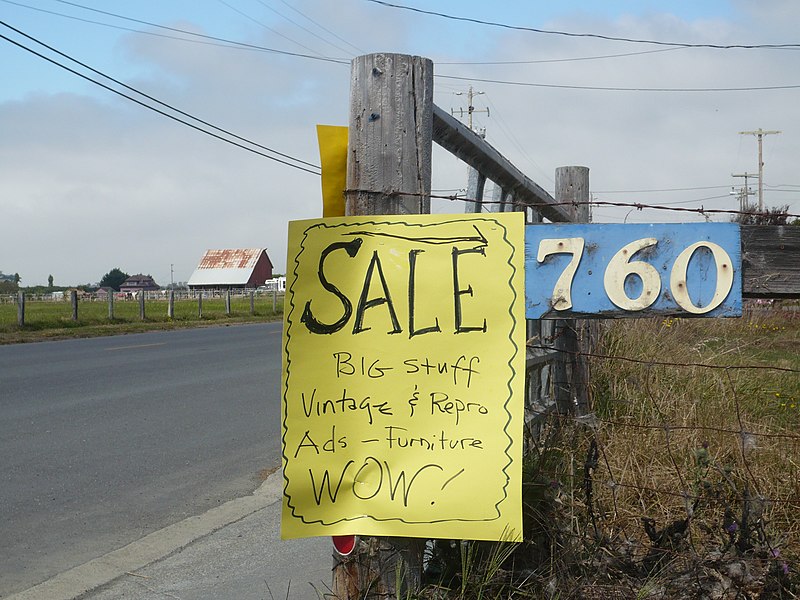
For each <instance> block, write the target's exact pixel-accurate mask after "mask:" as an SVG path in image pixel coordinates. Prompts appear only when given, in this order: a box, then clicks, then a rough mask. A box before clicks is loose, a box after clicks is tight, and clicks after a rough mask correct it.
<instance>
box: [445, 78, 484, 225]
mask: <svg viewBox="0 0 800 600" xmlns="http://www.w3.org/2000/svg"><path fill="white" fill-rule="evenodd" d="M484 93H485V92H476V91H474V90H473V89H472V86H469V90H468V91H467V109H466V115H467V127H469V128H470V131H475V128H474V127H473V125H472V114H473V113H476V112H481V113H482V112H485V113H486V116H487V117H488V116H490V115H489V107H488V106H487V107H486V108H481V109H476V108H475V104H474V99H475V96H480V95H482V94H484ZM463 95H464V92H456V96H463ZM464 113H465V111H464V109H463V108H458V109H455V108H451V109H450V114H451V115H453V116H455V115H456V114H458V116H459V117H463V116H464ZM475 133H477V134H478V135H480V136H481V137H482V138H485V137H486V128H485V127H484V128H483V129H482V130H481V131H476V132H475ZM485 185H486V178H485V177H482V176H481V175H480V174H479V173H478V172H477V171H476V170H475V169H473V168H472V167H470V168H469V173H468V175H467V206H466V212H468V213H472V212H481V210H482V208H483V190H484V187H485Z"/></svg>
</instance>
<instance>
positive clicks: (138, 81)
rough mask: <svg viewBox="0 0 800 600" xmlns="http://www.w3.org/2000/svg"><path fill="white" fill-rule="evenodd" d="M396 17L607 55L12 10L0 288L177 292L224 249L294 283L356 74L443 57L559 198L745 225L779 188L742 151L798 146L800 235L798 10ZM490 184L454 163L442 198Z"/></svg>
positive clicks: (363, 21) (438, 33) (682, 0)
mask: <svg viewBox="0 0 800 600" xmlns="http://www.w3.org/2000/svg"><path fill="white" fill-rule="evenodd" d="M393 3H394V4H398V5H402V6H406V7H416V8H421V9H425V10H429V11H436V12H439V13H443V14H447V15H451V16H458V17H464V18H468V19H473V20H478V21H491V22H496V23H502V24H505V25H511V26H515V27H523V28H533V29H539V30H549V31H560V32H568V33H580V34H596V35H595V36H564V35H556V34H547V33H540V32H533V31H530V30H520V29H513V28H510V27H498V26H491V25H486V24H480V23H472V22H466V21H463V20H455V19H448V18H444V17H441V16H436V15H426V14H421V13H419V12H415V11H411V10H407V9H403V8H397V7H391V6H386V5H383V4H380V3H377V2H375V1H372V0H336V1H335V2H334V1H332V0H285V1H284V0H138V1H137V2H125V1H123V0H76V1H75V2H72V1H66V0H14V1H11V0H0V21H2V24H0V35H2V36H3V38H0V78H2V82H3V84H2V86H0V271H3V272H5V273H19V274H20V277H21V284H22V285H26V286H29V285H45V284H46V283H47V279H48V276H49V275H52V276H53V278H54V283H55V285H64V286H66V285H79V284H87V283H96V282H98V281H99V280H100V279H101V278H102V276H103V275H104V274H105V273H107V272H108V271H110V270H111V269H113V268H120V269H122V270H123V271H126V272H128V273H130V274H135V273H144V274H150V275H152V276H153V277H154V278H155V280H156V281H157V282H158V283H159V284H161V285H167V284H169V283H170V282H171V281H175V282H179V281H186V280H187V279H188V278H189V276H190V275H191V273H192V271H193V270H194V268H195V267H196V266H197V264H198V262H199V261H200V258H201V257H202V255H203V253H204V252H205V250H206V249H210V248H256V247H262V248H267V252H268V253H269V256H270V258H271V259H272V262H273V264H274V265H275V271H276V272H285V269H286V243H287V239H286V238H287V226H288V222H289V221H290V220H295V219H307V218H316V217H319V216H321V210H322V201H321V193H320V179H319V176H318V175H316V174H314V173H309V172H307V171H304V170H301V169H300V168H296V167H298V166H299V167H303V168H308V169H309V170H311V171H316V169H314V168H313V167H309V166H308V165H307V164H305V163H310V164H311V165H318V164H319V153H318V148H317V142H316V130H315V126H316V124H318V123H322V124H332V125H337V124H338V125H346V124H347V121H348V102H349V100H348V95H349V84H350V81H349V61H350V60H351V59H352V58H353V57H354V56H357V55H360V54H367V53H372V52H397V53H403V54H414V55H419V56H425V57H427V58H430V59H431V60H432V61H433V62H434V72H435V75H436V77H435V81H434V88H435V92H434V102H435V103H436V104H437V105H438V106H440V107H441V108H443V109H445V110H448V111H449V110H451V109H455V110H456V111H458V109H459V108H461V107H465V106H466V97H465V94H466V92H467V90H468V89H469V87H470V86H472V87H473V90H474V91H475V92H476V94H477V95H476V97H475V102H474V105H475V108H476V109H477V111H479V112H476V113H475V115H474V116H475V126H476V127H477V128H481V129H483V128H485V130H486V139H487V141H489V142H490V143H491V144H492V145H493V146H494V147H495V148H496V149H497V150H498V151H500V152H501V153H502V154H503V155H505V156H506V157H507V158H508V159H509V160H510V161H511V162H512V163H514V164H515V165H516V166H517V167H518V168H519V169H520V170H521V171H523V172H524V173H525V174H526V175H528V177H530V178H531V179H532V180H534V181H535V182H537V183H538V184H539V185H541V186H542V187H543V188H545V189H546V190H548V191H549V192H550V193H551V194H552V193H553V191H554V190H553V188H554V176H555V175H554V174H555V170H556V168H557V167H560V166H567V165H582V166H586V167H589V169H590V190H591V193H592V196H593V198H594V199H596V200H598V201H600V202H623V203H627V204H635V203H640V204H648V205H662V206H668V207H681V208H695V209H696V208H701V207H702V208H705V209H737V208H738V200H737V198H736V196H735V195H732V194H731V189H732V187H733V186H736V187H737V188H738V187H739V186H741V185H742V184H743V180H742V179H741V178H735V177H733V176H732V174H741V173H745V172H747V173H757V171H758V158H757V157H758V146H757V141H756V137H755V136H752V135H742V134H740V132H741V131H753V130H757V129H759V128H761V129H763V130H767V131H780V132H781V133H779V134H777V133H776V134H771V135H767V136H764V142H763V143H764V163H765V165H764V201H765V204H766V205H767V206H783V205H787V204H788V205H789V211H790V213H793V214H798V213H800V172H798V169H797V165H798V164H800V110H798V109H797V106H798V105H800V33H798V31H800V3H798V2H796V1H795V0H704V1H702V2H698V1H696V0H673V1H670V0H661V1H658V2H656V1H650V0H639V1H633V0H628V1H626V0H610V1H603V2H598V1H596V0H584V1H580V0H566V1H563V0H562V1H559V2H552V1H544V0H529V1H511V0H501V1H499V2H478V1H473V0H460V1H458V2H456V1H455V0H429V1H425V2H422V1H421V0H396V2H393ZM12 28H13V29H12ZM15 30H16V31H15ZM190 33H191V34H195V35H190ZM27 36H29V37H27ZM203 36H205V37H203ZM597 36H606V37H616V38H628V39H635V40H647V41H651V42H652V41H658V42H670V43H681V44H693V45H722V46H730V45H755V46H765V45H780V44H788V45H793V47H789V48H764V47H760V48H747V49H743V48H727V49H717V48H708V47H677V46H669V45H663V44H653V43H638V42H633V41H627V42H625V41H614V40H608V39H601V38H600V37H597ZM32 38H33V39H32ZM220 40H227V42H223V41H220ZM37 42H43V43H44V44H46V45H47V46H49V47H50V48H47V47H45V46H42V45H40V44H39V43H37ZM20 45H21V46H23V47H26V48H29V49H31V50H35V51H36V52H38V53H39V54H41V55H42V56H36V55H34V54H32V53H31V52H29V51H28V50H26V49H24V48H22V47H20ZM264 48H268V49H271V50H277V51H278V52H272V51H266V50H264ZM57 52H60V53H63V54H57ZM63 55H67V57H69V58H72V59H76V60H78V61H80V62H81V63H84V65H86V66H88V67H91V68H93V69H95V70H96V71H99V72H100V73H102V74H104V75H108V76H111V77H113V78H114V79H116V80H118V81H120V82H122V83H124V84H126V85H128V86H130V87H132V88H134V89H135V90H137V91H140V92H144V93H146V94H147V95H149V96H150V97H152V98H154V99H156V100H158V101H160V102H163V103H165V104H167V105H169V106H171V107H174V108H177V109H179V110H181V111H183V112H184V113H188V114H189V115H192V116H194V117H198V118H200V119H203V120H204V121H206V122H207V123H210V124H212V125H214V126H216V127H219V128H222V129H224V130H225V131H227V132H231V133H233V134H235V135H238V136H241V137H242V138H245V139H246V140H249V141H252V142H256V143H258V144H260V145H261V146H264V147H268V148H270V149H272V150H277V151H279V152H281V153H283V154H285V155H288V156H290V157H293V158H297V159H300V160H302V161H304V163H297V162H295V161H293V160H287V162H291V163H292V164H293V165H294V166H288V165H285V164H282V163H280V162H277V161H275V160H270V159H268V158H265V157H264V156H261V155H259V154H256V153H254V152H251V151H248V150H246V149H243V148H241V147H237V146H234V145H232V144H230V143H226V142H223V141H221V140H219V139H216V138H213V137H211V136H209V135H206V134H204V133H202V132H199V131H197V130H195V129H192V128H191V127H189V126H187V125H185V124H182V123H179V122H176V121H175V120H172V119H169V118H167V117H165V116H163V115H161V114H157V113H155V112H153V111H152V110H149V109H147V108H145V107H143V106H141V105H139V104H137V103H135V102H132V101H131V100H129V99H126V98H124V97H122V96H120V95H118V94H115V93H113V92H112V91H109V90H108V89H104V88H102V87H100V86H98V85H96V84H94V83H92V82H90V81H87V80H86V79H84V78H81V77H80V76H78V75H76V74H75V73H70V72H68V71H66V70H64V69H62V68H61V67H59V66H57V65H55V64H53V62H51V61H56V62H59V63H62V64H64V65H67V66H70V68H72V69H73V70H75V71H77V72H78V73H81V74H83V75H85V76H90V77H91V78H93V79H96V80H98V81H103V82H104V83H105V84H106V85H108V86H109V87H111V88H113V89H115V90H118V91H124V92H125V93H126V94H128V95H130V96H133V97H135V98H137V99H138V100H140V101H141V102H143V103H145V104H148V105H151V106H158V107H159V109H160V110H163V111H164V112H167V113H169V114H171V115H173V116H179V115H176V113H174V112H172V111H171V110H170V109H168V108H165V107H163V106H159V105H156V103H155V101H153V100H150V99H147V98H145V97H143V96H139V95H137V94H135V93H134V92H131V91H129V90H125V89H124V88H122V87H120V86H119V85H118V84H116V83H113V82H111V81H109V80H107V79H103V78H102V77H101V76H100V75H98V74H97V73H94V72H92V71H89V70H87V68H86V67H84V66H80V65H78V64H76V63H74V62H70V60H69V58H67V57H65V56H63ZM298 55H301V56H298ZM47 59H50V61H48V60H47ZM331 59H334V60H331ZM597 88H605V89H597ZM608 88H613V89H608ZM742 88H747V89H742ZM487 108H488V109H489V114H488V115H487V114H486V112H484V111H485V109H487ZM180 118H182V119H184V120H189V119H188V118H186V117H180ZM195 123H196V122H195ZM203 127H205V128H207V127H206V126H203ZM218 135H221V136H222V137H225V138H227V139H232V138H230V136H229V135H228V134H222V133H218ZM237 143H240V144H242V145H244V146H247V147H249V148H251V149H256V150H258V151H259V152H263V153H266V154H270V153H268V152H266V151H264V150H261V149H259V148H256V147H253V146H251V145H249V144H248V143H247V142H243V141H237ZM271 156H274V155H272V154H271ZM279 158H280V157H279ZM281 160H284V159H281ZM466 184H467V167H466V165H465V164H464V163H462V162H460V161H459V160H458V159H456V158H455V157H453V156H452V155H450V154H448V153H446V152H444V151H442V150H441V149H439V148H438V147H436V146H434V158H433V183H432V187H433V189H434V190H435V191H436V190H440V192H439V193H441V194H445V195H446V194H451V193H456V192H457V191H458V190H463V189H464V188H466ZM749 185H750V187H751V188H752V189H753V190H754V191H755V190H756V189H757V183H756V179H755V178H750V179H749ZM752 199H753V200H755V196H753V197H752ZM464 210H465V205H464V203H463V202H460V201H452V200H434V202H433V205H432V211H433V212H436V213H462V212H464ZM706 218H710V219H711V220H715V221H725V220H729V219H730V215H719V214H709V215H707V216H703V215H701V214H699V213H695V212H675V211H661V210H648V209H645V210H637V209H636V208H634V207H632V206H631V207H610V206H603V205H597V206H595V207H593V219H594V221H596V222H609V223H622V222H629V223H631V222H650V223H656V222H678V221H689V222H694V221H703V220H706Z"/></svg>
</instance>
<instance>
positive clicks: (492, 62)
mask: <svg viewBox="0 0 800 600" xmlns="http://www.w3.org/2000/svg"><path fill="white" fill-rule="evenodd" d="M675 50H684V48H659V49H657V50H642V51H641V52H622V53H620V54H602V55H599V56H574V57H572V58H542V59H539V60H488V61H477V62H468V61H439V62H437V63H436V64H437V65H464V66H482V65H493V66H497V65H540V64H547V63H562V62H577V61H583V60H603V59H607V58H623V57H627V56H641V55H643V54H655V53H657V52H673V51H675Z"/></svg>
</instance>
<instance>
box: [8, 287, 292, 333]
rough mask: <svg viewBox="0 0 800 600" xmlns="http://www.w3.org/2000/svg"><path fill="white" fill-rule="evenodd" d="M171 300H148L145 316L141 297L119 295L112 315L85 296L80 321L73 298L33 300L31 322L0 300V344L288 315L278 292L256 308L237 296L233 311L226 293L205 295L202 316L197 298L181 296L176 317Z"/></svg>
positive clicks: (258, 299)
mask: <svg viewBox="0 0 800 600" xmlns="http://www.w3.org/2000/svg"><path fill="white" fill-rule="evenodd" d="M167 306H168V303H167V300H166V299H163V300H162V299H159V300H147V301H146V302H145V319H144V320H142V319H141V318H140V315H139V302H138V301H137V300H116V301H115V302H114V319H113V320H111V319H109V318H108V303H107V302H105V301H96V300H95V301H80V302H79V303H78V320H77V321H74V320H73V319H72V305H71V304H70V302H69V301H40V300H27V301H26V303H25V324H24V325H23V326H22V327H20V326H19V324H18V322H17V305H16V304H15V303H13V302H5V303H2V304H0V344H10V343H18V342H30V341H37V340H43V339H61V338H66V337H93V336H99V335H115V334H120V333H133V332H140V331H151V330H159V329H176V328H180V327H200V326H205V325H214V324H230V323H257V322H265V321H274V320H276V319H280V318H281V317H282V315H283V298H282V297H278V299H277V302H276V303H275V309H274V310H273V301H272V294H267V295H263V296H256V297H255V300H254V311H253V314H251V311H250V298H249V297H233V298H231V312H230V314H226V311H225V300H224V298H203V303H202V318H201V317H200V316H199V310H198V301H197V299H181V300H175V316H174V318H169V317H168V316H167Z"/></svg>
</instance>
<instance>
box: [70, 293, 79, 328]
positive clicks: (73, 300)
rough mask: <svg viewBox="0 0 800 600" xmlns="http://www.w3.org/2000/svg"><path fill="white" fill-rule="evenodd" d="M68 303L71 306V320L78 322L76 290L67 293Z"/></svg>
mask: <svg viewBox="0 0 800 600" xmlns="http://www.w3.org/2000/svg"><path fill="white" fill-rule="evenodd" d="M69 301H70V303H71V304H72V320H73V321H77V320H78V290H72V291H70V293H69Z"/></svg>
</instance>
